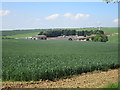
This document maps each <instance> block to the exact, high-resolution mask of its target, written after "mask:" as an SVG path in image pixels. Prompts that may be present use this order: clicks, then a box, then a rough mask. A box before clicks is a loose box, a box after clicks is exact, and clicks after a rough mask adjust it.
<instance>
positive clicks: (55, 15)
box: [45, 14, 60, 20]
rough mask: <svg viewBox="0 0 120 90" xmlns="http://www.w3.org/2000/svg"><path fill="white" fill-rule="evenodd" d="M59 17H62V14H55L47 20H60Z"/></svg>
mask: <svg viewBox="0 0 120 90" xmlns="http://www.w3.org/2000/svg"><path fill="white" fill-rule="evenodd" d="M59 16H60V14H53V15H50V16H47V17H46V18H45V19H46V20H54V19H56V18H58V17H59Z"/></svg>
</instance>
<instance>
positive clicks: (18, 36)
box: [2, 32, 40, 39]
mask: <svg viewBox="0 0 120 90" xmlns="http://www.w3.org/2000/svg"><path fill="white" fill-rule="evenodd" d="M39 33H40V32H33V33H26V34H17V35H11V36H2V37H3V38H5V37H7V38H17V39H23V38H25V37H32V36H36V35H38V34H39Z"/></svg>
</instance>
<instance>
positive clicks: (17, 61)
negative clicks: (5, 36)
mask: <svg viewBox="0 0 120 90" xmlns="http://www.w3.org/2000/svg"><path fill="white" fill-rule="evenodd" d="M2 44H3V47H2V48H3V50H2V79H3V81H6V80H12V81H31V80H40V79H42V80H47V79H48V80H53V79H54V78H61V77H64V76H70V75H75V74H81V73H85V72H91V71H94V70H107V69H109V68H118V67H120V64H119V63H118V52H117V51H118V47H117V44H110V43H101V42H97V43H95V42H70V41H57V40H53V41H40V40H37V41H34V40H3V43H2Z"/></svg>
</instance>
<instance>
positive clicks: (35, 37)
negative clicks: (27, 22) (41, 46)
mask: <svg viewBox="0 0 120 90" xmlns="http://www.w3.org/2000/svg"><path fill="white" fill-rule="evenodd" d="M26 39H32V40H46V39H47V37H46V36H45V35H36V36H33V37H27V38H26Z"/></svg>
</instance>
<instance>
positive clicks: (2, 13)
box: [0, 10, 11, 16]
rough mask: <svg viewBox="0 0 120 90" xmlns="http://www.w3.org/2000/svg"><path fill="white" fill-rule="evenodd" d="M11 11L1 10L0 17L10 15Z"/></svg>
mask: <svg viewBox="0 0 120 90" xmlns="http://www.w3.org/2000/svg"><path fill="white" fill-rule="evenodd" d="M10 12H11V11H9V10H0V16H5V15H8V14H9V13H10Z"/></svg>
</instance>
